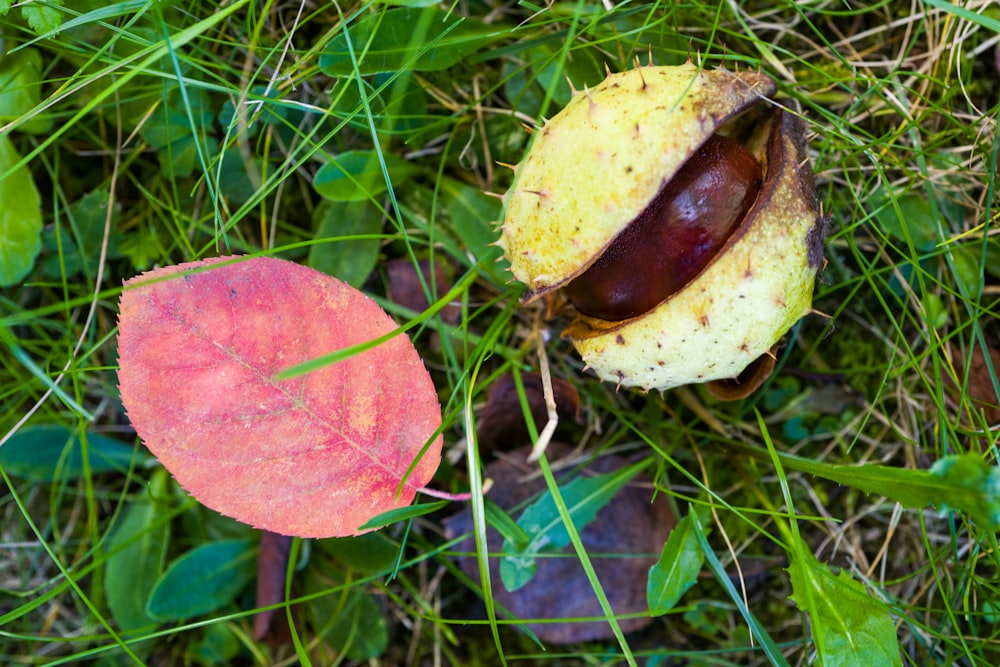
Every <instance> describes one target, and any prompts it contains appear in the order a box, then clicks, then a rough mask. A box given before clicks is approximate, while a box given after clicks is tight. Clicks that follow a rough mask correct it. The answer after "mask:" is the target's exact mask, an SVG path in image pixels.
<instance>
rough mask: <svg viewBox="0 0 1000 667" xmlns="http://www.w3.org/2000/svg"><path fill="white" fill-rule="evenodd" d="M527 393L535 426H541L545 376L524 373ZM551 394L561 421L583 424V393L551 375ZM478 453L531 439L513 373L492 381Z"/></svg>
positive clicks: (544, 414)
mask: <svg viewBox="0 0 1000 667" xmlns="http://www.w3.org/2000/svg"><path fill="white" fill-rule="evenodd" d="M521 380H522V382H523V383H524V393H525V395H526V397H527V399H528V405H529V406H530V407H531V415H532V417H533V418H534V420H535V425H536V426H537V427H538V428H539V429H541V428H542V427H543V426H544V425H545V422H546V421H547V420H548V417H547V412H546V409H545V396H544V395H543V392H542V376H541V375H539V374H538V373H522V374H521ZM552 393H553V395H554V397H555V400H556V411H557V412H558V414H559V422H560V423H566V422H570V421H573V422H575V423H577V424H579V423H581V421H582V419H581V417H580V394H579V393H578V392H577V390H576V387H574V386H573V385H571V384H570V383H569V382H567V381H566V380H563V379H560V378H552ZM476 436H477V438H478V441H479V452H480V454H481V455H483V456H485V455H486V454H488V453H489V452H492V451H493V450H494V449H502V450H506V449H510V447H511V446H512V445H514V444H521V443H523V442H524V441H525V440H527V439H528V427H527V425H526V424H525V423H524V415H523V413H522V411H521V401H520V399H519V398H518V396H517V385H516V384H514V378H513V376H511V375H504V376H503V377H501V378H500V379H499V380H497V381H496V382H494V383H493V387H492V388H491V389H490V395H489V398H488V399H487V400H486V407H485V408H484V409H483V411H482V414H481V415H480V416H479V420H478V422H477V426H476Z"/></svg>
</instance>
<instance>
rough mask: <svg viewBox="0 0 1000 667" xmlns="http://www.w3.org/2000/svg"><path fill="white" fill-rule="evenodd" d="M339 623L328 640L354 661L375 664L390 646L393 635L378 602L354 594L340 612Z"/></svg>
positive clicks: (349, 596)
mask: <svg viewBox="0 0 1000 667" xmlns="http://www.w3.org/2000/svg"><path fill="white" fill-rule="evenodd" d="M338 611H339V613H338V615H337V620H336V622H335V623H334V624H333V628H331V629H330V634H328V635H327V640H328V641H329V642H330V643H331V644H332V645H333V646H334V647H336V648H337V649H338V650H340V651H343V652H345V653H346V654H347V657H349V658H351V659H352V660H373V659H374V658H377V657H378V656H380V655H381V654H382V652H383V651H385V649H386V646H388V644H389V632H388V630H387V629H386V626H385V619H384V618H383V617H382V612H381V610H380V609H379V606H378V604H377V603H376V602H375V598H374V597H372V596H371V594H369V593H364V592H361V591H357V590H352V591H350V592H349V593H348V594H347V601H346V603H345V604H344V606H343V607H340V608H339V609H338Z"/></svg>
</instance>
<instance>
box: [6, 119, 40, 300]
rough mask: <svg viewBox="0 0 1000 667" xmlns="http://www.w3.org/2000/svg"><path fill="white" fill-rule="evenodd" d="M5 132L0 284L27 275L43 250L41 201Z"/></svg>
mask: <svg viewBox="0 0 1000 667" xmlns="http://www.w3.org/2000/svg"><path fill="white" fill-rule="evenodd" d="M20 161H21V156H20V155H19V154H18V152H17V149H15V148H14V143H13V142H12V141H11V140H10V137H9V136H7V135H6V134H4V135H2V136H0V287H10V286H12V285H16V284H18V283H20V282H21V280H23V279H24V277H25V276H27V275H28V272H29V271H31V267H32V265H33V264H34V263H35V257H37V256H38V253H39V251H41V249H42V210H41V205H42V200H41V197H39V196H38V190H37V189H36V188H35V182H34V181H33V180H32V179H31V172H29V171H28V169H27V167H25V166H23V165H22V166H20V167H18V168H16V169H15V168H14V165H16V164H17V163H18V162H20Z"/></svg>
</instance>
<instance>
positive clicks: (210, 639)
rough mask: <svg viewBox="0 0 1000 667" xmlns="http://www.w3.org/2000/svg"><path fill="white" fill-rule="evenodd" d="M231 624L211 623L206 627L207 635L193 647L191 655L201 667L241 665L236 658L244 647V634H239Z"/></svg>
mask: <svg viewBox="0 0 1000 667" xmlns="http://www.w3.org/2000/svg"><path fill="white" fill-rule="evenodd" d="M237 632H238V631H236V630H234V628H233V626H232V625H230V624H229V623H210V624H208V625H207V626H206V627H205V635H204V636H203V637H202V638H201V641H198V642H196V643H194V644H192V645H191V654H192V655H193V656H194V657H195V658H196V659H197V661H198V662H197V664H200V665H232V664H239V661H238V660H236V659H235V658H236V657H237V656H238V655H239V653H240V648H241V647H242V646H243V643H242V641H241V639H242V638H243V637H242V633H240V634H239V635H238V634H237Z"/></svg>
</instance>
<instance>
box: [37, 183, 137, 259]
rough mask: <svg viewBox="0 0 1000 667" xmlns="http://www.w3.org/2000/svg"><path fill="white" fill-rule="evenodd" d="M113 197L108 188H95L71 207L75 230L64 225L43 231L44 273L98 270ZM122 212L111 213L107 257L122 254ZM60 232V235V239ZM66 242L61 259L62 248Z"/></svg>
mask: <svg viewBox="0 0 1000 667" xmlns="http://www.w3.org/2000/svg"><path fill="white" fill-rule="evenodd" d="M109 203H110V202H109V196H108V192H107V190H94V191H93V192H91V193H89V194H87V195H84V196H83V197H81V198H80V199H78V200H77V201H75V202H73V204H72V205H71V206H70V209H69V220H70V222H71V224H72V230H68V229H66V227H65V226H64V225H63V224H60V225H56V226H54V227H53V228H52V229H47V230H45V232H44V233H43V234H42V245H43V247H44V248H45V250H46V256H45V258H44V260H43V261H42V272H43V273H44V275H46V276H48V277H50V278H53V279H57V278H60V277H61V276H64V275H65V276H74V275H76V274H77V273H79V272H80V271H82V270H84V269H86V275H87V276H92V275H93V274H94V272H95V271H96V269H97V263H98V261H99V260H100V256H101V246H102V245H103V243H104V223H105V221H106V220H107V216H108V204H109ZM117 226H118V211H117V209H116V210H114V211H112V212H111V233H110V236H109V237H108V247H107V258H108V259H118V258H120V257H121V256H122V252H121V248H120V243H121V241H122V235H121V233H119V231H118V229H117ZM57 235H58V238H57ZM60 243H61V245H62V252H63V255H62V257H61V258H60V257H59V253H58V249H59V245H58V244H60Z"/></svg>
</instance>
